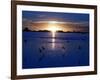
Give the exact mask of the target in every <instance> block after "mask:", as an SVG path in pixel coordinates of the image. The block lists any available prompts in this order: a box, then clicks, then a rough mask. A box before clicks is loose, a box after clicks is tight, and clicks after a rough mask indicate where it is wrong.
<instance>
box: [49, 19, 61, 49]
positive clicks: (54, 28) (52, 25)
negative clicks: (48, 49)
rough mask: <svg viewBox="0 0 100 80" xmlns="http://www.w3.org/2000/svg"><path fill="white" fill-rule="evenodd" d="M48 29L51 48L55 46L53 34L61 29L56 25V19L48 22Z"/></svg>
mask: <svg viewBox="0 0 100 80" xmlns="http://www.w3.org/2000/svg"><path fill="white" fill-rule="evenodd" d="M48 30H49V31H51V33H52V49H54V48H55V35H56V31H58V30H61V29H60V28H59V27H58V26H57V21H50V22H49V27H48Z"/></svg>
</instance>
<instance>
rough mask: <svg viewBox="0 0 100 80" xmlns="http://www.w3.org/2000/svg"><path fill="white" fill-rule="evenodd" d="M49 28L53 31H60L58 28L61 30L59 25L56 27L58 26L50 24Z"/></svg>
mask: <svg viewBox="0 0 100 80" xmlns="http://www.w3.org/2000/svg"><path fill="white" fill-rule="evenodd" d="M48 30H50V31H51V32H56V31H58V30H60V29H59V28H58V27H56V26H50V27H49V28H48Z"/></svg>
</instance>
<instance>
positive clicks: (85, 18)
mask: <svg viewBox="0 0 100 80" xmlns="http://www.w3.org/2000/svg"><path fill="white" fill-rule="evenodd" d="M22 17H23V19H28V20H32V21H52V20H56V21H64V22H89V14H84V13H83V14H82V13H58V12H57V13H56V12H37V11H23V12H22Z"/></svg>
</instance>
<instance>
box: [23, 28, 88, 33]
mask: <svg viewBox="0 0 100 80" xmlns="http://www.w3.org/2000/svg"><path fill="white" fill-rule="evenodd" d="M23 31H25V32H50V31H49V30H38V31H36V30H29V29H28V28H24V29H23ZM56 32H61V33H73V32H74V33H88V32H85V31H84V32H81V31H66V32H65V31H61V30H58V31H56Z"/></svg>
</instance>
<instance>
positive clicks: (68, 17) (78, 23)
mask: <svg viewBox="0 0 100 80" xmlns="http://www.w3.org/2000/svg"><path fill="white" fill-rule="evenodd" d="M22 22H23V25H22V26H23V29H24V28H25V27H27V28H28V29H30V30H32V31H39V30H54V29H56V30H61V31H83V32H84V31H88V29H89V14H82V13H81V14H79V13H60V12H59V13H58V12H57V13H56V12H36V11H23V12H22Z"/></svg>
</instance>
